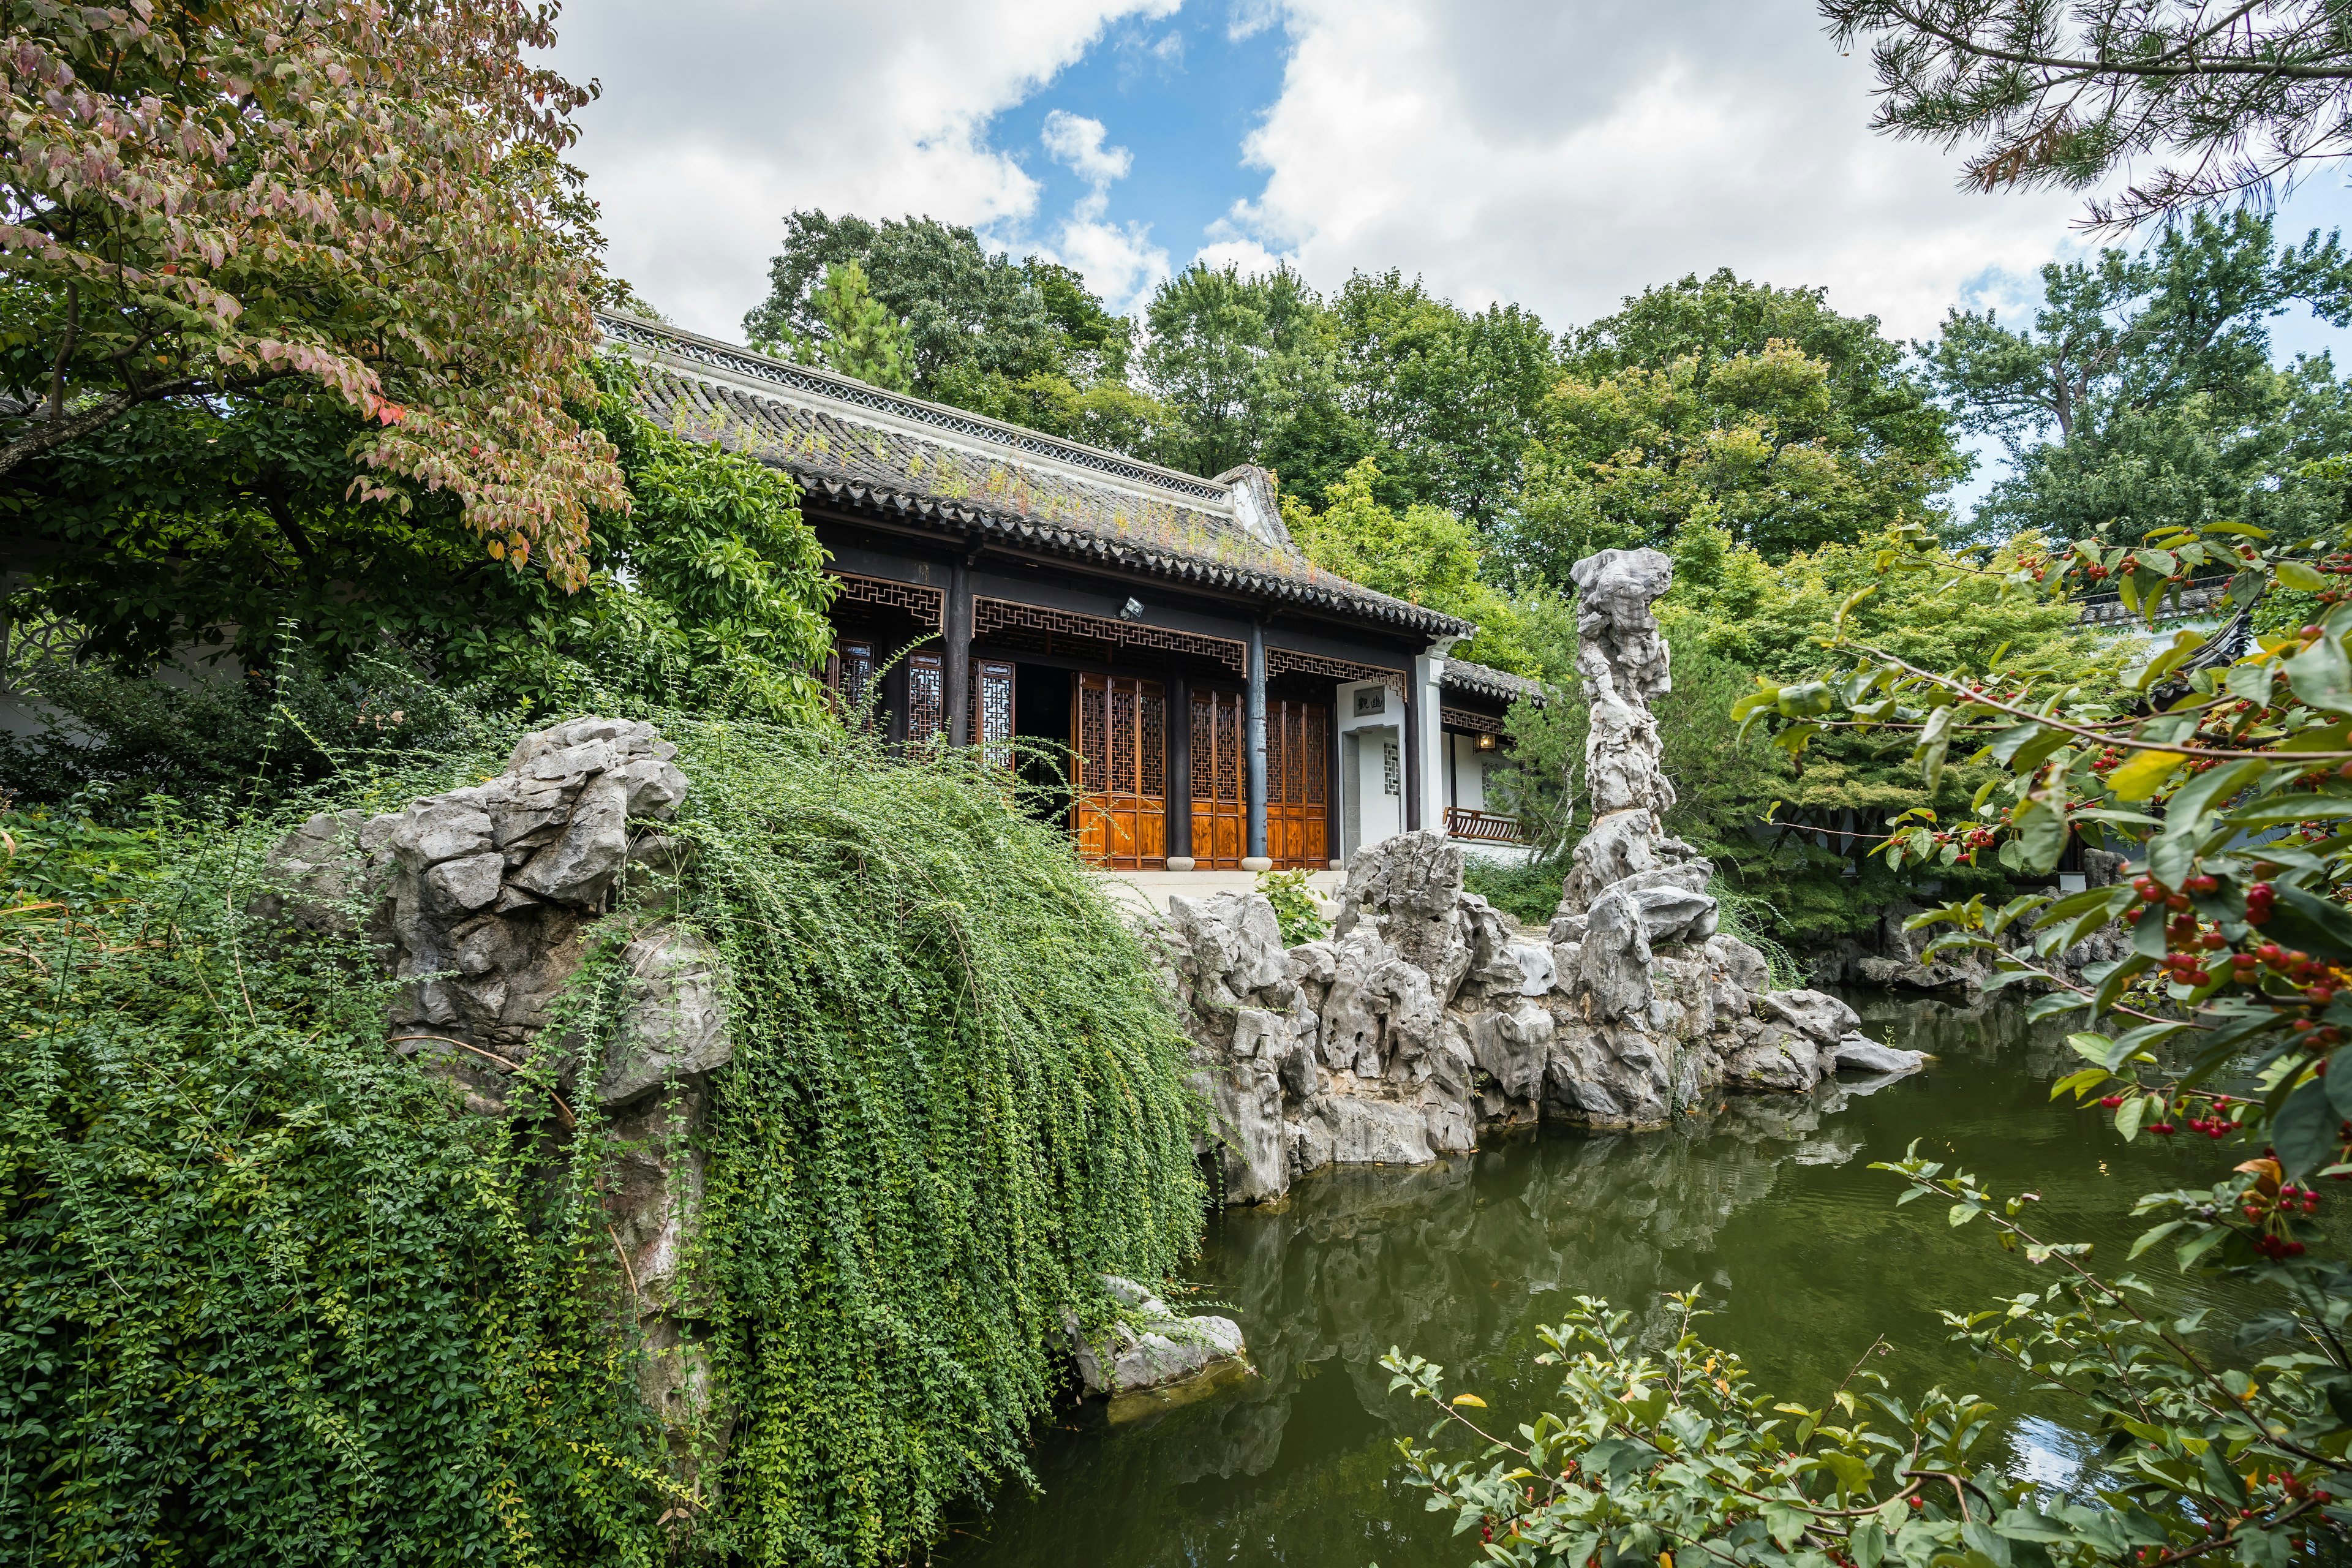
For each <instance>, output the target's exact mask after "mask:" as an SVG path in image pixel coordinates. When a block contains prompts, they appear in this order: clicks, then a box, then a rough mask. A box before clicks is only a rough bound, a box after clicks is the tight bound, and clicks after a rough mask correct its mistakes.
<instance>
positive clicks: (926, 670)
mask: <svg viewBox="0 0 2352 1568" xmlns="http://www.w3.org/2000/svg"><path fill="white" fill-rule="evenodd" d="M947 689H948V682H947V666H946V661H945V660H944V659H943V658H941V657H940V655H938V654H935V653H915V654H908V656H907V744H908V745H910V746H928V745H929V744H931V743H932V742H936V741H940V740H943V739H945V738H946V735H947V728H948V702H947Z"/></svg>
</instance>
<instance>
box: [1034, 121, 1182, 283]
mask: <svg viewBox="0 0 2352 1568" xmlns="http://www.w3.org/2000/svg"><path fill="white" fill-rule="evenodd" d="M1108 134H1109V132H1108V131H1107V130H1106V129H1105V128H1104V126H1103V122H1102V121H1099V120H1093V119H1089V118H1087V116H1086V115H1083V114H1072V113H1070V112H1069V111H1068V110H1062V109H1056V110H1053V111H1052V112H1051V113H1049V114H1047V115H1046V116H1045V128H1044V129H1043V131H1042V132H1040V133H1039V139H1040V140H1041V141H1042V142H1044V143H1045V151H1046V152H1047V153H1050V154H1052V156H1053V158H1054V161H1055V163H1060V164H1061V165H1063V166H1064V167H1065V168H1066V169H1068V170H1069V171H1070V172H1071V173H1072V174H1076V176H1077V177H1078V178H1079V179H1081V180H1084V181H1085V182H1086V183H1087V192H1086V194H1085V195H1081V196H1080V197H1079V198H1078V199H1077V201H1076V203H1075V204H1073V205H1072V206H1071V208H1070V212H1069V216H1067V217H1066V218H1065V219H1063V221H1062V224H1061V226H1060V227H1059V229H1058V230H1056V231H1055V235H1054V236H1053V237H1052V238H1051V239H1050V240H1049V241H1048V242H1047V243H1045V244H1044V245H1041V246H1038V247H1036V249H1037V250H1038V252H1039V254H1041V255H1044V256H1045V257H1046V258H1049V259H1052V260H1055V261H1058V262H1060V263H1062V265H1064V266H1065V267H1074V268H1076V269H1077V270H1078V271H1079V272H1081V273H1083V274H1084V275H1085V277H1086V279H1087V283H1088V284H1089V285H1091V286H1092V287H1093V289H1094V290H1095V292H1096V293H1097V294H1100V295H1101V296H1102V297H1103V298H1104V299H1105V300H1107V301H1108V302H1109V304H1110V307H1111V309H1112V310H1118V311H1122V312H1124V311H1128V310H1137V309H1139V308H1140V307H1141V305H1142V303H1143V302H1144V300H1147V299H1148V298H1149V297H1150V293H1151V290H1152V289H1154V288H1156V287H1157V286H1158V285H1159V282H1160V279H1163V278H1165V277H1167V276H1168V251H1167V249H1166V247H1162V246H1158V245H1154V244H1153V243H1151V226H1150V224H1148V223H1138V222H1129V223H1124V224H1115V223H1106V222H1105V221H1103V219H1104V215H1105V214H1106V213H1108V211H1109V210H1110V187H1111V184H1112V182H1114V181H1117V180H1123V179H1125V178H1126V177H1127V175H1128V173H1129V170H1131V169H1133V168H1134V166H1135V158H1134V156H1133V154H1131V153H1129V152H1128V150H1127V149H1126V148H1124V147H1108V146H1105V145H1104V141H1105V139H1106V138H1107V137H1108Z"/></svg>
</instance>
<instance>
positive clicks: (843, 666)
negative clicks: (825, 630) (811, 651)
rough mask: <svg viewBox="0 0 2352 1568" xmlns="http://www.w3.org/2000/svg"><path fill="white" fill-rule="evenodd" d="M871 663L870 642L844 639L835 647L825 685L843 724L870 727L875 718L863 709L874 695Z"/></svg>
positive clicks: (826, 672)
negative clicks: (829, 691) (828, 688)
mask: <svg viewBox="0 0 2352 1568" xmlns="http://www.w3.org/2000/svg"><path fill="white" fill-rule="evenodd" d="M874 664H875V658H874V645H873V644H872V643H870V642H865V641H861V640H858V639H856V638H847V637H845V638H844V639H842V640H841V641H840V642H837V643H835V644H834V647H833V658H832V661H831V663H830V666H829V667H828V668H826V670H825V672H824V683H825V684H826V685H827V686H829V687H831V688H832V689H833V697H834V707H835V711H836V712H838V713H839V714H840V715H841V721H842V722H843V723H845V724H856V725H860V726H862V727H865V728H869V729H870V728H871V727H872V726H873V722H874V715H873V714H871V713H869V712H867V711H866V699H867V698H868V697H869V696H871V695H873V694H874Z"/></svg>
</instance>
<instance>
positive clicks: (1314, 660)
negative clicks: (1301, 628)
mask: <svg viewBox="0 0 2352 1568" xmlns="http://www.w3.org/2000/svg"><path fill="white" fill-rule="evenodd" d="M1265 675H1266V679H1269V680H1271V679H1274V678H1275V677H1276V676H1277V675H1326V676H1328V677H1330V678H1331V679H1333V680H1377V681H1380V682H1381V684H1382V685H1384V686H1386V687H1387V688H1388V689H1390V690H1391V691H1393V692H1395V693H1396V694H1397V695H1398V696H1400V697H1402V696H1403V695H1404V689H1405V676H1404V671H1402V670H1401V669H1388V668H1382V667H1381V666H1380V665H1377V664H1358V663H1356V662H1355V661H1354V660H1353V659H1346V658H1325V657H1324V656H1323V655H1321V654H1319V653H1300V652H1299V651H1298V650H1297V649H1296V648H1287V647H1270V648H1267V649H1266V650H1265Z"/></svg>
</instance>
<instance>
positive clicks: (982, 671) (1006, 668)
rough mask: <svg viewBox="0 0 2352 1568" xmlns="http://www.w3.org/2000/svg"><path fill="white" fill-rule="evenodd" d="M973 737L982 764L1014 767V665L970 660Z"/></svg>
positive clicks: (985, 660)
mask: <svg viewBox="0 0 2352 1568" xmlns="http://www.w3.org/2000/svg"><path fill="white" fill-rule="evenodd" d="M971 719H972V722H973V724H974V725H976V726H977V727H978V729H979V733H978V734H976V735H974V736H973V737H972V739H973V742H975V743H976V744H977V745H978V746H979V747H980V756H981V761H982V762H984V763H987V764H988V765H989V766H991V767H994V768H1009V767H1011V766H1012V765H1013V666H1011V665H1010V664H1007V663H1006V662H1005V661H1003V659H998V658H976V659H974V660H972V661H971Z"/></svg>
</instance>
